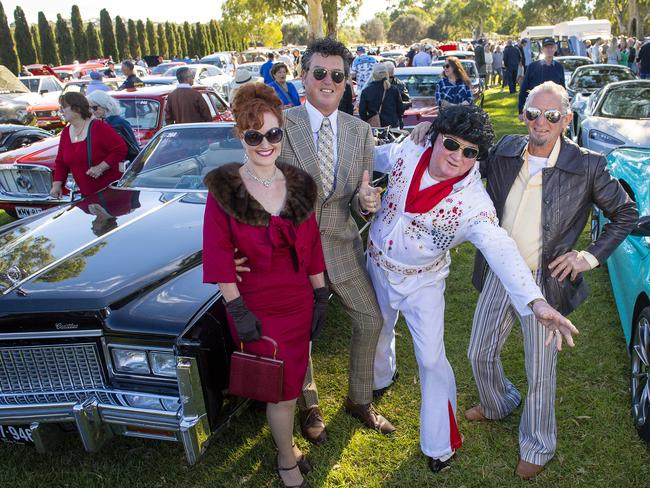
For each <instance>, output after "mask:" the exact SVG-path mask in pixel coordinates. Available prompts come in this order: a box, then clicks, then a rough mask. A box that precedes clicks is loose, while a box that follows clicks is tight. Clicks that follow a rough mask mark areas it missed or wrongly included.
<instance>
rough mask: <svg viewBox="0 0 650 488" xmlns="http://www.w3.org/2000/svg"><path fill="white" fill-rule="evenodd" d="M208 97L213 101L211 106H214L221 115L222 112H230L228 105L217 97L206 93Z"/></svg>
mask: <svg viewBox="0 0 650 488" xmlns="http://www.w3.org/2000/svg"><path fill="white" fill-rule="evenodd" d="M206 95H207V96H208V98H209V99H210V100H211V101H212V104H211V105H214V106H215V107H216V109H217V111H218V112H220V113H221V112H225V111H226V110H228V107H226V105H225V104H224V103H223V102H222V101H221V99H220V98H219V97H218V96H217V95H215V94H214V93H212V92H208V93H206Z"/></svg>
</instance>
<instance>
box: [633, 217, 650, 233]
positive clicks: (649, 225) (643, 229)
mask: <svg viewBox="0 0 650 488" xmlns="http://www.w3.org/2000/svg"><path fill="white" fill-rule="evenodd" d="M632 235H633V236H640V237H650V215H645V216H643V217H641V218H640V219H639V221H638V222H637V224H636V227H635V228H634V229H633V230H632Z"/></svg>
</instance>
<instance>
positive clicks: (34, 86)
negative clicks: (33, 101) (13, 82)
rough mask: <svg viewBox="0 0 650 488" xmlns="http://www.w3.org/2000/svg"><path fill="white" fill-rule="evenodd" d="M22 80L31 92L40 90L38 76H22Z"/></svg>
mask: <svg viewBox="0 0 650 488" xmlns="http://www.w3.org/2000/svg"><path fill="white" fill-rule="evenodd" d="M20 81H22V82H23V85H25V86H26V87H27V89H28V90H29V91H30V92H34V93H36V92H37V91H38V82H39V80H38V78H36V79H34V78H29V79H28V78H21V79H20Z"/></svg>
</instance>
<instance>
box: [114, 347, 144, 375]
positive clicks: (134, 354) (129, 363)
mask: <svg viewBox="0 0 650 488" xmlns="http://www.w3.org/2000/svg"><path fill="white" fill-rule="evenodd" d="M112 353H113V368H114V369H115V371H118V372H120V373H132V374H151V368H149V361H148V360H147V351H142V350H139V349H118V348H113V350H112Z"/></svg>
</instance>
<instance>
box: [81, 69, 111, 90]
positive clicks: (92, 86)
mask: <svg viewBox="0 0 650 488" xmlns="http://www.w3.org/2000/svg"><path fill="white" fill-rule="evenodd" d="M102 78H103V77H102V74H101V73H100V72H99V71H91V72H90V83H88V87H87V88H86V96H88V95H90V94H91V93H92V92H94V91H98V90H99V91H111V89H110V87H109V86H107V85H106V84H105V83H104V82H103V81H102Z"/></svg>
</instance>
